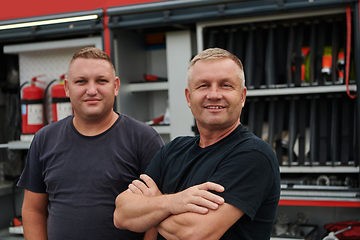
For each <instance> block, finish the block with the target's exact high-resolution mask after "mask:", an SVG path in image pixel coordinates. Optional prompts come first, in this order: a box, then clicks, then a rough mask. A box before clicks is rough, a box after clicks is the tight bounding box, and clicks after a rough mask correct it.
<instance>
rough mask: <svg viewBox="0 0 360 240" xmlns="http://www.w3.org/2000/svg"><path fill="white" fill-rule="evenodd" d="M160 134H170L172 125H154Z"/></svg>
mask: <svg viewBox="0 0 360 240" xmlns="http://www.w3.org/2000/svg"><path fill="white" fill-rule="evenodd" d="M152 127H153V128H154V129H155V130H156V131H157V132H158V133H159V134H170V125H164V126H161V125H157V126H152Z"/></svg>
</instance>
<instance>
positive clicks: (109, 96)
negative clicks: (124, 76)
mask: <svg viewBox="0 0 360 240" xmlns="http://www.w3.org/2000/svg"><path fill="white" fill-rule="evenodd" d="M64 85H65V92H66V95H67V96H68V97H69V98H70V100H71V104H72V106H73V109H74V115H75V117H76V118H81V119H83V120H85V121H86V120H95V119H97V120H98V119H103V118H105V117H107V116H109V115H110V114H112V112H113V105H114V98H115V96H117V94H118V91H119V87H120V80H119V78H117V77H115V72H114V70H113V68H112V65H111V64H110V63H109V62H107V61H106V60H103V59H94V58H81V57H80V58H76V59H74V60H73V61H72V62H71V64H70V66H69V70H68V75H67V78H66V79H65V81H64Z"/></svg>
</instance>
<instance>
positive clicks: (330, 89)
mask: <svg viewBox="0 0 360 240" xmlns="http://www.w3.org/2000/svg"><path fill="white" fill-rule="evenodd" d="M349 90H350V91H354V92H355V91H356V90H357V89H356V85H355V84H352V85H349ZM339 92H346V85H329V86H302V87H287V88H284V87H282V88H263V89H248V91H247V93H246V96H247V97H257V96H280V95H294V94H316V93H339Z"/></svg>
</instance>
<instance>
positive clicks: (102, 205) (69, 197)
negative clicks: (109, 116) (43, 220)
mask: <svg viewBox="0 0 360 240" xmlns="http://www.w3.org/2000/svg"><path fill="white" fill-rule="evenodd" d="M72 119H73V116H70V117H68V118H66V119H63V120H60V121H58V122H54V123H52V124H49V125H48V126H46V127H44V128H42V129H41V130H39V131H38V132H37V133H36V134H35V137H34V139H33V141H32V144H31V147H30V149H29V152H28V155H27V159H26V166H25V168H24V171H23V173H22V175H21V177H20V180H19V182H18V186H19V187H22V188H25V189H27V190H29V191H32V192H36V193H48V194H49V205H48V212H49V217H48V237H49V240H54V239H59V240H64V239H86V240H89V239H96V240H98V239H142V237H143V234H139V233H133V232H130V231H126V230H120V229H117V228H116V227H115V226H114V225H113V212H114V209H115V198H116V196H117V195H118V194H119V193H121V192H123V191H125V190H126V189H127V187H128V184H129V183H131V182H132V180H134V179H136V178H138V176H139V175H140V174H141V173H143V172H144V171H145V169H146V167H147V165H148V164H149V162H150V161H151V159H152V158H153V156H154V155H155V153H156V152H157V151H158V150H159V149H160V147H161V146H162V145H163V144H164V143H163V141H162V139H161V137H160V135H159V134H158V133H157V132H156V131H155V130H154V129H153V128H151V127H149V126H146V125H145V124H143V123H140V122H138V121H136V120H135V119H133V118H131V117H128V116H126V115H123V114H120V116H119V118H118V119H117V121H116V122H115V123H114V124H113V126H112V127H111V128H109V129H108V130H107V131H105V132H103V133H101V134H99V135H97V136H84V135H82V134H80V133H79V132H78V131H77V130H76V129H75V127H74V126H73V124H72Z"/></svg>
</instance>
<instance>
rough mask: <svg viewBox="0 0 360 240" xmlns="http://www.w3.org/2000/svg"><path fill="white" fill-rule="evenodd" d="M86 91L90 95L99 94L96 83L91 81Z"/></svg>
mask: <svg viewBox="0 0 360 240" xmlns="http://www.w3.org/2000/svg"><path fill="white" fill-rule="evenodd" d="M86 93H87V94H88V95H91V96H93V95H96V94H97V87H96V84H95V83H92V82H90V83H89V84H88V87H87V89H86Z"/></svg>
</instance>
